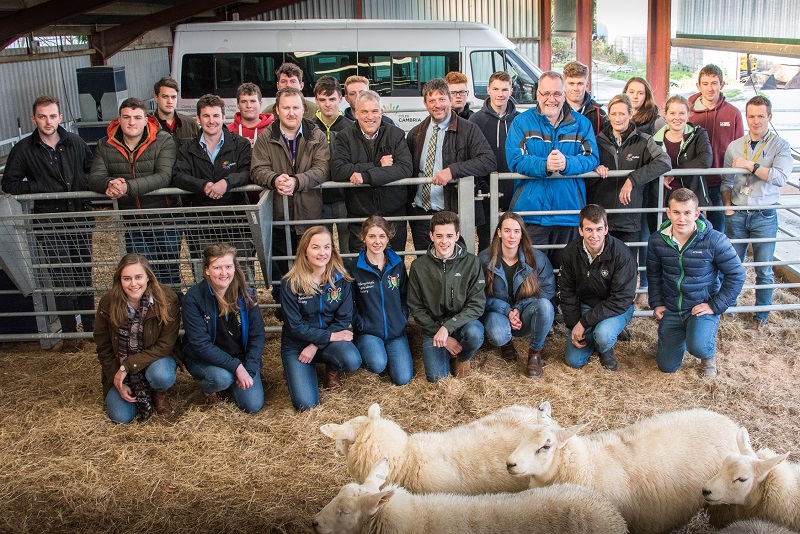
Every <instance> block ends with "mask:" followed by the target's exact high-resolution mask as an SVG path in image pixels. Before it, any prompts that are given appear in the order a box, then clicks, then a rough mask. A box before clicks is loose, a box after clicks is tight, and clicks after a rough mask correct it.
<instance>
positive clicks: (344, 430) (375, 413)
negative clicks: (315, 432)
mask: <svg viewBox="0 0 800 534" xmlns="http://www.w3.org/2000/svg"><path fill="white" fill-rule="evenodd" d="M380 418H381V407H380V406H379V405H378V403H377V402H376V403H374V404H373V405H372V406H370V407H369V410H367V416H366V417H364V416H363V415H359V416H358V417H354V418H353V419H350V420H349V421H346V422H344V423H342V424H341V425H337V424H334V423H329V424H327V425H322V426H321V427H319V431H320V432H322V433H323V434H325V435H326V436H328V437H329V438H331V439H332V440H334V441H336V454H337V455H338V456H345V457H346V456H347V450H348V449H349V448H350V445H352V444H353V442H355V440H356V438H357V437H358V435H359V434H360V433H361V431H362V430H363V429H364V427H365V426H366V425H367V423H369V422H370V420H377V419H380Z"/></svg>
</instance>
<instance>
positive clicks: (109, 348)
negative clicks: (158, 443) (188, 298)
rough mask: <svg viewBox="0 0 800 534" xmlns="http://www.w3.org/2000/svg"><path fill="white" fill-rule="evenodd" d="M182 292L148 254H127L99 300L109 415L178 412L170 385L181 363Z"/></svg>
mask: <svg viewBox="0 0 800 534" xmlns="http://www.w3.org/2000/svg"><path fill="white" fill-rule="evenodd" d="M180 324H181V316H180V305H179V304H178V296H177V295H176V294H175V292H174V291H173V290H172V289H170V288H169V287H167V286H165V285H162V284H160V283H159V282H158V280H156V277H155V275H154V274H153V269H152V268H151V267H150V262H148V261H147V258H145V257H144V256H141V255H139V254H126V255H125V256H123V257H122V259H121V260H120V261H119V263H118V264H117V268H116V270H115V271H114V275H113V278H112V281H111V290H110V291H109V292H108V293H106V294H105V295H103V298H101V299H100V304H99V305H98V306H97V317H96V320H95V327H94V341H95V343H96V344H97V358H98V359H99V360H100V365H101V367H102V380H103V395H104V397H105V399H106V411H107V413H108V417H109V418H110V419H111V420H112V421H114V422H117V423H123V424H125V423H130V422H131V421H133V418H134V417H136V415H137V413H138V414H139V419H140V420H145V419H147V418H149V417H150V415H152V413H153V412H154V411H155V412H156V413H158V414H160V415H165V414H168V413H171V412H172V408H171V407H170V404H169V400H168V399H167V390H168V389H169V388H170V387H171V386H172V385H173V384H174V383H175V370H176V369H177V366H178V365H180V364H181V361H180V345H179V342H178V330H180Z"/></svg>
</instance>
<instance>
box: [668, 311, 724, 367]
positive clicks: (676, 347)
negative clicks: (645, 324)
mask: <svg viewBox="0 0 800 534" xmlns="http://www.w3.org/2000/svg"><path fill="white" fill-rule="evenodd" d="M718 328H719V315H714V314H708V315H699V316H694V315H692V312H691V311H689V310H687V311H683V312H673V311H669V310H665V311H664V317H662V318H661V321H659V323H658V352H656V362H657V363H658V368H659V369H660V370H661V371H663V372H665V373H674V372H675V371H677V370H678V369H680V367H681V362H682V361H683V353H684V352H686V350H687V349H688V350H689V354H691V355H692V356H695V357H696V358H700V359H701V360H705V359H707V358H713V357H714V354H715V353H716V352H717V341H716V337H717V329H718Z"/></svg>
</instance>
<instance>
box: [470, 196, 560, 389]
mask: <svg viewBox="0 0 800 534" xmlns="http://www.w3.org/2000/svg"><path fill="white" fill-rule="evenodd" d="M478 257H479V258H480V260H481V262H482V263H483V267H484V272H485V275H486V289H485V291H486V311H485V312H484V315H483V318H482V322H483V326H484V332H485V337H486V339H487V340H488V341H489V343H491V344H492V345H494V346H495V347H500V354H501V355H502V357H503V358H504V359H506V360H511V361H514V360H516V359H517V353H516V351H515V350H514V345H513V341H512V338H514V337H521V336H527V335H530V336H531V340H530V348H529V349H528V363H527V366H526V371H525V374H526V375H527V376H529V377H533V378H535V377H539V376H542V348H543V347H544V341H545V338H546V337H547V333H548V332H549V331H550V327H551V326H552V325H553V318H554V315H555V311H554V309H553V304H552V303H551V302H550V299H552V298H553V297H554V296H555V294H556V277H555V275H554V274H553V267H552V266H551V265H550V261H549V260H548V259H547V256H546V255H545V254H544V253H543V252H541V251H540V250H537V249H534V248H533V245H532V244H531V240H530V238H529V237H528V233H527V232H526V231H525V223H524V222H523V220H522V217H520V216H519V215H517V214H516V213H514V212H513V211H507V212H505V213H504V214H503V215H501V216H500V220H498V221H497V230H496V231H495V235H494V237H493V238H492V244H491V245H490V246H489V248H488V249H486V250H484V251H482V252H481V253H480V254H479V256H478Z"/></svg>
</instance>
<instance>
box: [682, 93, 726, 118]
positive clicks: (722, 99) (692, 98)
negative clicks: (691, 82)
mask: <svg viewBox="0 0 800 534" xmlns="http://www.w3.org/2000/svg"><path fill="white" fill-rule="evenodd" d="M699 98H700V93H695V94H693V95H692V96H690V97H689V113H708V112H709V111H716V110H718V109H719V108H721V107H722V106H723V105H725V95H723V94H722V93H720V95H719V100H718V101H717V105H716V106H714V109H709V108H704V109H695V108H694V104H695V102H697V100H698V99H699Z"/></svg>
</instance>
